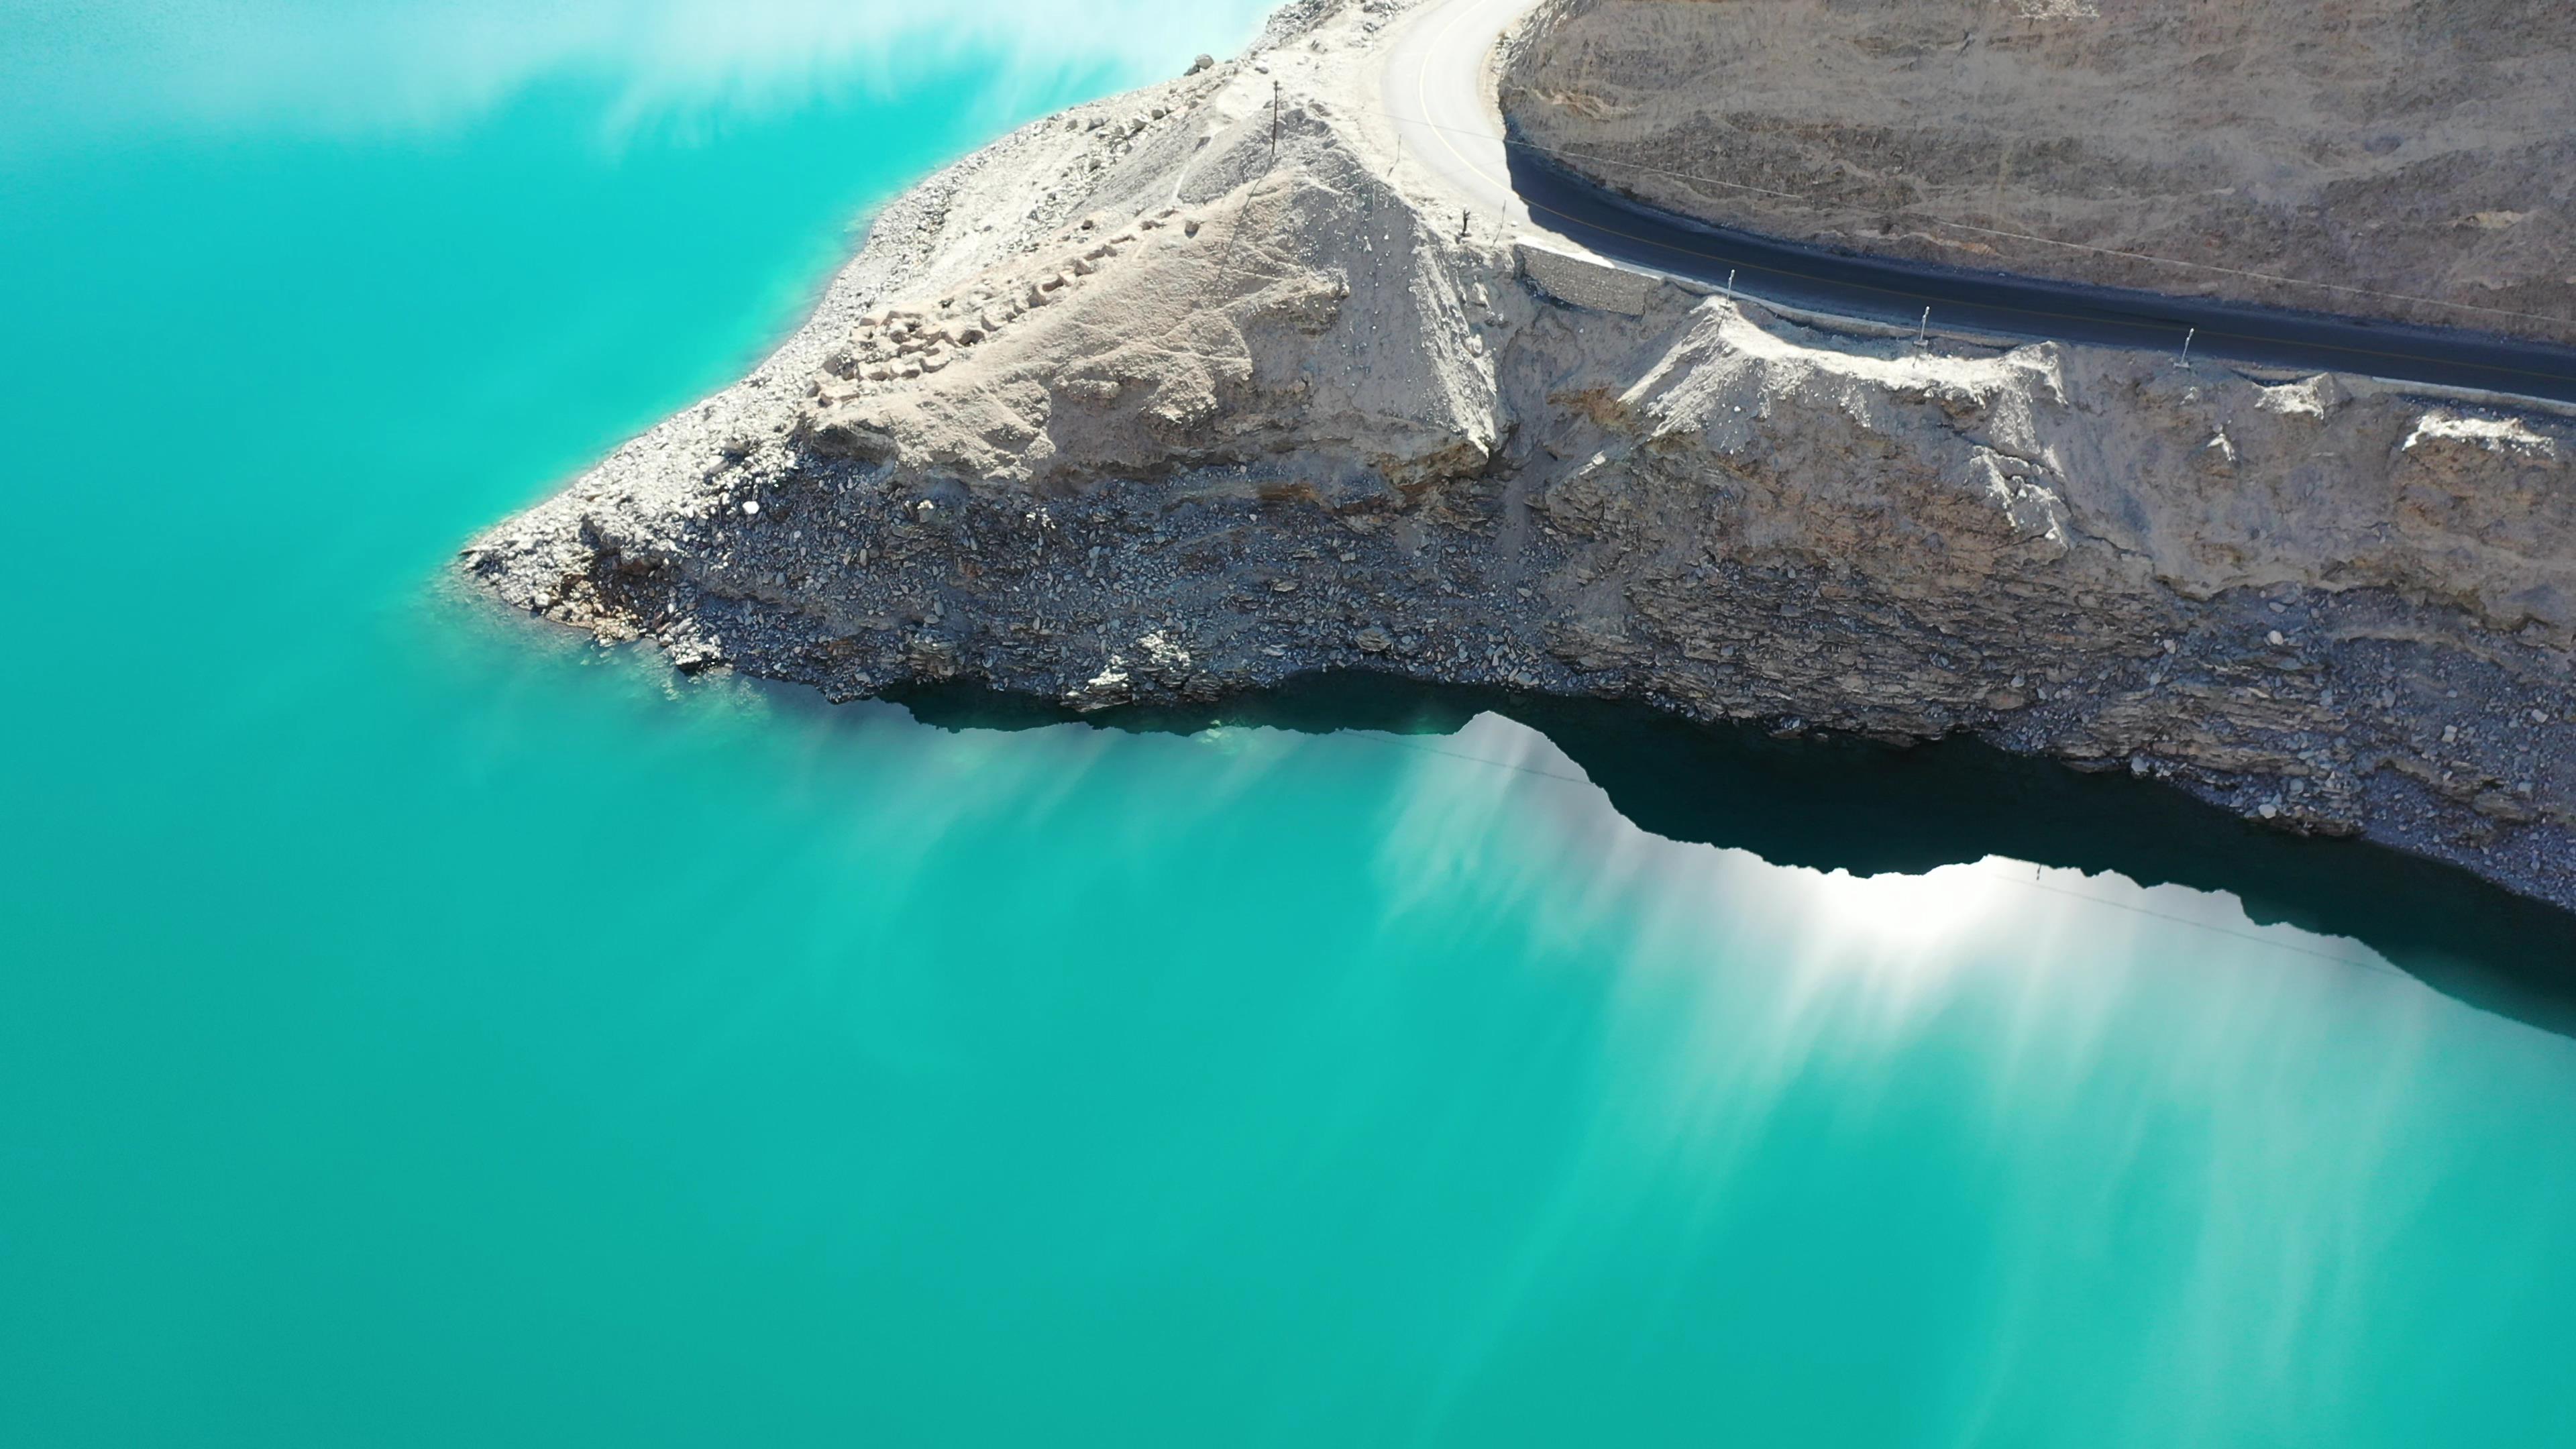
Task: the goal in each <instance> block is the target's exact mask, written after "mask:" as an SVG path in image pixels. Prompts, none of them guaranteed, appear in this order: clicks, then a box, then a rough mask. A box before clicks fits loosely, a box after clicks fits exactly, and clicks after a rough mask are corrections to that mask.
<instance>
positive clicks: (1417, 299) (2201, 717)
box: [462, 0, 2576, 908]
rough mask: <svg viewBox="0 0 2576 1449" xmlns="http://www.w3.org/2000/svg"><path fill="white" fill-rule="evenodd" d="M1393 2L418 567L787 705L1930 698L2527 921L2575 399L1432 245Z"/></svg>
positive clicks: (2567, 555)
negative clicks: (928, 700) (2451, 396)
mask: <svg viewBox="0 0 2576 1449" xmlns="http://www.w3.org/2000/svg"><path fill="white" fill-rule="evenodd" d="M1404 8H1405V7H1404V6H1403V5H1400V4H1392V3H1386V0H1368V3H1358V4H1342V3H1332V0H1310V3H1304V4H1300V5H1296V6H1292V7H1290V9H1288V10H1287V11H1284V12H1282V14H1281V15H1280V16H1279V17H1278V18H1277V19H1275V20H1274V22H1273V23H1272V25H1271V27H1270V29H1269V31H1268V32H1267V33H1266V34H1265V36H1264V37H1263V39H1262V41H1261V42H1260V43H1258V44H1257V45H1256V46H1255V47H1254V48H1253V50H1252V51H1251V52H1249V53H1248V54H1247V55H1246V56H1245V57H1243V58H1241V59H1239V60H1237V61H1234V62H1230V63H1224V64H1214V63H1211V64H1208V65H1206V66H1203V67H1200V68H1197V69H1194V70H1193V72H1192V73H1191V74H1190V75H1188V76H1185V77H1182V78H1180V79H1178V80H1175V81H1173V82H1170V83H1168V84H1165V85H1162V86H1158V87H1153V88H1149V89H1147V90H1145V91H1140V92H1137V93H1134V94H1131V95H1128V96H1124V97H1118V98H1115V99H1112V100H1109V101H1105V102H1101V103H1098V104H1095V105H1090V106H1085V107H1079V108H1076V109H1075V110H1073V111H1071V112H1068V113H1066V114H1065V115H1063V116H1059V117H1052V118H1049V119H1048V120H1046V121H1042V122H1039V123H1036V124H1034V125H1032V126H1029V127H1026V128H1023V129H1022V130H1021V131H1019V132H1017V133H1014V134H1013V135H1011V136H1009V137H1006V138H1004V139H1003V140H1001V141H999V142H997V143H995V144H994V145H993V146H991V147H989V148H987V149H986V150H984V151H982V152H979V153H977V154H976V155H975V156H972V157H970V158H967V159H966V160H964V161H962V162H960V163H958V164H957V165H956V166H953V167H951V168H949V169H948V170H947V171H944V172H942V173H941V174H940V175H938V176H936V177H933V178H931V179H930V180H929V181H927V182H925V183H923V184H922V185H921V186H920V187H918V188H916V189H915V190H914V191H913V192H911V193H910V194H908V195H907V196H905V197H904V198H902V199H901V200H899V201H898V202H896V203H895V204H893V205H892V206H890V207H888V208H887V209H886V211H885V212H884V213H883V214H882V215H880V217H879V218H878V219H877V222H876V224H875V226H874V228H873V229H872V231H871V233H870V236H869V240H868V243H867V246H866V248H865V250H864V251H863V252H862V253H861V254H860V256H859V257H858V258H857V259H856V260H855V261H854V262H853V263H852V264H851V265H850V267H849V268H848V269H847V270H845V271H844V273H843V274H842V275H841V276H840V277H839V278H838V279H837V280H836V281H835V282H834V283H833V285H832V287H831V289H830V291H829V292H828V294H827V295H826V297H825V298H824V300H823V302H822V303H821V305H820V306H819V307H818V309H817V311H816V313H815V315H814V316H813V318H812V319H811V320H809V321H808V322H807V323H806V325H805V326H804V327H802V328H800V329H799V330H798V332H797V333H796V334H795V335H794V336H793V337H791V338H790V339H789V340H788V341H787V342H786V343H785V344H784V345H783V346H782V347H781V348H780V349H779V351H778V352H777V353H776V354H775V355H773V356H772V357H771V358H769V359H768V360H767V361H766V362H764V363H763V364H761V366H760V367H759V368H757V369H755V370H754V371H753V373H752V374H750V375H749V376H748V377H746V378H745V379H744V380H743V381H742V382H740V383H738V384H736V385H735V386H733V387H731V388H729V389H727V390H725V391H724V392H723V393H720V394H718V395H717V396H715V397H713V398H710V399H708V400H706V401H705V402H703V403H701V404H699V405H697V406H695V407H692V408H690V409H688V410H686V411H684V412H682V413H680V414H678V415H676V416H674V417H673V418H671V419H669V420H667V421H665V422H664V423H662V424H660V425H659V426H657V427H656V428H654V429H653V430H651V431H650V432H648V433H646V434H645V435H643V436H642V437H640V438H638V439H636V440H634V441H633V442H630V443H629V444H627V445H626V446H624V447H623V448H621V449H619V450H618V451H617V452H616V453H615V454H614V455H612V456H611V457H609V458H608V459H606V460H605V461H603V462H602V463H601V464H600V465H599V466H598V467H597V468H595V469H594V470H592V471H591V472H590V473H588V474H587V475H585V476H584V477H582V478H581V479H579V480H577V481H576V482H575V483H574V484H573V485H572V486H571V487H570V488H569V489H568V490H567V491H565V492H564V493H562V494H560V495H558V496H557V497H555V498H553V499H550V500H548V501H547V502H545V503H543V504H540V505H538V506H537V507H535V508H533V509H531V510H529V511H528V512H526V513H524V514H522V515H520V516H518V517H516V518H514V519H511V520H508V521H506V522H504V523H502V524H501V525H499V526H498V527H496V528H495V529H493V530H492V531H491V532H489V533H487V534H486V535H484V536H483V537H481V538H478V539H476V540H475V541H474V542H473V543H471V544H470V545H468V546H467V547H466V549H465V550H464V551H463V554H462V567H463V568H464V570H465V571H466V573H467V574H468V575H469V576H470V577H471V578H473V579H474V580H476V581H478V582H479V583H480V584H482V585H483V586H485V587H487V588H488V589H490V590H491V591H492V592H493V593H495V594H497V595H498V596H499V597H500V598H502V599H503V600H505V601H507V602H508V603H510V604H512V605H514V606H517V607H520V608H524V609H528V610H530V611H533V612H535V613H538V614H540V615H543V616H545V617H548V618H550V619H554V620H557V621H559V622H561V623H563V624H566V625H568V626H572V627H576V628H581V629H586V630H589V631H591V632H593V633H595V634H596V635H598V636H599V637H601V638H602V639H605V640H629V639H636V638H648V639H651V640H653V641H654V642H655V643H657V644H658V645H659V646H660V647H662V648H663V649H665V650H667V651H668V653H669V656H670V658H671V660H672V662H673V664H674V665H675V666H676V667H677V668H679V669H681V670H683V671H691V672H694V671H701V670H707V669H713V668H729V669H735V670H739V671H742V672H745V673H748V674H753V675H757V676H762V677H767V678H775V679H782V680H792V681H797V682H801V683H806V684H811V685H814V686H816V687H818V688H820V689H821V690H823V691H824V692H825V693H826V694H827V695H828V696H830V697H832V698H835V699H855V698H861V697H867V696H871V695H877V694H883V693H886V692H889V691H900V690H903V689H905V688H910V687H918V686H921V685H924V684H933V683H941V682H952V683H953V682H971V683H974V684H979V685H982V686H986V687H989V688H992V689H996V690H1001V691H1007V692H1011V693H1016V694H1021V695H1026V696H1030V697H1034V698H1039V699H1044V700H1049V701H1055V702H1059V703H1061V704H1064V705H1066V706H1069V707H1071V708H1074V709H1076V710H1085V711H1090V710H1099V709H1103V708H1109V707H1113V706H1121V705H1130V704H1135V703H1140V702H1142V703H1151V702H1154V701H1174V702H1188V703H1192V704H1212V703H1215V702H1218V701H1222V700H1224V699H1226V698H1228V697H1231V696H1234V695H1238V694H1241V693H1244V692H1247V691H1256V690H1264V689H1271V688H1275V687H1277V686H1278V685H1280V684H1281V683H1283V682H1285V681H1289V680H1292V679H1296V678H1300V677H1304V676H1310V675H1313V674H1316V673H1318V672H1323V671H1334V670H1369V671H1376V672H1380V673H1384V674H1387V675H1391V676H1395V677H1399V678H1404V679H1412V680H1420V681H1431V682H1440V683H1450V684H1462V685H1471V686H1492V687H1497V688H1502V689H1508V690H1513V691H1519V692H1523V693H1527V694H1542V695H1563V696H1576V697H1593V698H1606V699H1621V700H1633V701H1639V702H1643V703H1646V704H1650V705H1652V706H1654V707H1656V708H1660V709H1663V710H1667V711H1670V712H1672V713H1674V714H1676V715H1679V716H1682V717H1685V718H1691V719H1699V720H1737V721H1754V722H1758V723H1760V724H1761V725H1762V726H1763V727H1765V728H1767V729H1769V730H1772V731H1774V732H1777V733H1780V734H1784V735H1785V734H1799V733H1807V732H1842V733H1850V734H1856V735H1865V736H1869V737H1871V738H1875V739H1882V740H1888V741H1910V740H1927V739H1934V738H1939V737H1941V736H1944V735H1949V734H1954V733H1971V734H1975V735H1978V736H1982V737H1984V738H1986V739H1988V740H1991V741H1993V742H1995V743H1997V744H1999V745H2002V746H2004V747H2005V748H2008V749H2011V750H2015V751H2020V752H2024V753H2029V754H2034V755H2041V756H2047V757H2052V758H2056V759H2059V760H2063V761H2066V762H2068V763H2070V764H2073V765H2076V766H2077V767H2079V768H2086V769H2116V770H2122V771H2127V772H2130V773H2133V774H2137V775H2143V776H2149V777H2152V778H2155V779H2159V780H2163V781H2167V782H2169V783H2170V784H2172V785H2173V786H2175V787H2176V788H2179V789H2182V790H2184V791H2187V792H2189V793H2191V794H2193V795H2195V796H2198V797H2200V798H2201V799H2204V800H2208V801H2212V802H2214V803H2217V804H2220V805H2222V806H2224V807H2226V808H2228V809H2230V810H2233V811H2235V812H2237V813H2238V814H2241V815H2243V816H2246V817H2248V818H2251V819H2256V820H2260V821H2264V822H2267V823H2269V824H2270V825H2272V826H2274V827H2277V828H2279V829H2282V830H2288V831H2298V832H2306V833H2314V834H2327V835H2349V836H2361V837H2365V838H2368V839H2370V840H2373V841H2377V842H2379V843H2382V844H2386V845H2392V846H2395V847H2398V848H2400V849H2404V850H2408V851H2412V852H2415V853H2418V854H2421V855H2425V856H2429V857H2432V858H2434V859H2437V860H2443V861H2448V862H2452V863H2456V864H2459V865H2462V866H2465V867H2467V868H2468V869H2470V870H2472V871H2474V872H2476V873H2477V874H2479V875H2481V876H2483V877H2485V878H2486V879H2488V880H2491V881H2495V882H2497V883H2500V884H2502V885H2504V886H2506V887H2508V888H2510V889H2513V890H2516V891H2519V892H2522V893H2525V894H2528V895H2531V896H2534V897H2537V898H2539V899H2542V900H2546V901H2550V902H2553V903H2555V904H2557V905H2560V906H2564V907H2570V908H2576V865H2572V864H2571V863H2576V728H2571V725H2576V693H2571V688H2570V652H2569V651H2570V644H2571V627H2576V496H2571V489H2570V486H2569V485H2570V483H2571V482H2576V478H2571V468H2576V465H2571V461H2570V460H2571V458H2576V426H2571V425H2570V424H2569V423H2568V422H2567V421H2566V420H2565V419H2562V418H2558V417H2555V416H2551V415H2547V414H2539V413H2524V412H2518V411H2514V410H2511V409H2508V408H2505V407H2501V406H2496V405H2486V406H2468V405H2463V404H2461V403H2459V402H2457V401H2443V400H2433V399H2428V398H2425V397H2422V396H2418V395H2410V394H2408V393H2406V392H2405V391H2403V390H2400V389H2397V388H2394V387H2392V386H2389V385H2385V384H2380V383H2377V382H2373V381H2370V380H2368V379H2358V378H2337V377H2318V378H2304V379H2279V378H2257V377H2250V376H2245V375H2241V374H2239V373H2236V372H2233V371H2230V370H2227V369H2224V368H2209V367H2203V368H2197V369H2191V370H2185V369H2180V368H2177V367H2175V366H2174V365H2173V364H2172V362H2171V361H2170V360H2169V359H2161V358H2149V357H2143V356H2137V355H2132V354H2124V353H2117V352H2108V351H2098V350H2087V349H2079V348H2069V347H2060V346H2055V345H2040V346H2029V347H2018V348H2012V349H2008V350H2006V349H1976V348H1965V347H1959V346H1956V345H1951V346H1945V347H1940V348H1933V349H1924V348H1918V347H1915V346H1914V345H1912V344H1911V343H1910V342H1909V341H1907V340H1903V339H1894V338H1878V337H1872V336H1869V335H1866V333H1865V331H1860V330H1854V331H1839V330H1838V331H1823V330H1818V329H1816V328H1813V327H1810V326H1805V325H1801V324H1800V323H1798V322H1795V321H1793V320H1791V319H1788V318H1785V317H1781V316H1777V315H1774V314H1771V313H1769V312H1767V311H1765V310H1764V309H1763V308H1761V307H1759V306H1756V305H1752V304H1747V303H1739V302H1736V301H1731V300H1729V299H1726V298H1723V297H1710V296H1706V295H1703V294H1701V293H1698V292H1696V291H1694V290H1692V289H1689V288H1686V287H1683V286H1680V285H1676V284H1673V283H1670V282H1665V281H1658V280H1655V279H1651V278H1643V277H1636V276H1632V275H1628V274H1622V273H1615V272H1611V271H1609V270H1608V269H1605V268H1600V267H1598V266H1597V265H1596V264H1592V263H1589V262H1587V261H1585V260H1584V259H1582V258H1579V257H1570V256H1565V255H1561V254H1559V253H1558V252H1557V251H1555V250H1554V249H1552V248H1550V247H1549V246H1547V245H1546V244H1545V242H1544V240H1543V239H1541V240H1539V241H1538V242H1536V243H1528V242H1522V241H1519V240H1517V239H1508V238H1505V237H1499V236H1495V235H1492V234H1490V233H1487V234H1474V233H1472V232H1470V233H1469V234H1464V235H1462V234H1461V232H1460V228H1459V227H1458V226H1457V224H1456V222H1455V221H1454V220H1447V219H1445V218H1450V217H1454V214H1455V208H1449V207H1444V206H1443V204H1442V201H1441V198H1439V197H1438V196H1436V195H1431V194H1427V192H1426V191H1425V190H1424V188H1422V187H1421V186H1420V184H1419V182H1418V178H1415V177H1413V176H1410V175H1409V174H1408V173H1407V171H1406V169H1405V167H1404V165H1403V162H1402V159H1401V158H1400V157H1398V156H1394V155H1391V154H1390V152H1391V149H1392V148H1391V146H1390V144H1389V142H1388V139H1387V137H1386V135H1385V134H1384V133H1383V132H1382V130H1380V129H1379V123H1378V122H1377V121H1376V120H1375V119H1374V114H1375V113H1374V110H1373V108H1372V105H1371V99H1372V98H1371V97H1370V95H1369V94H1367V92H1368V91H1369V90H1370V89H1371V87H1372V86H1373V84H1374V73H1375V67H1374V65H1373V64H1372V60H1371V58H1372V56H1373V55H1374V54H1376V52H1377V50H1378V48H1379V47H1380V46H1381V45H1382V43H1383V33H1384V28H1385V26H1386V25H1388V24H1389V23H1390V22H1394V21H1398V20H1400V18H1401V12H1402V11H1403V9H1404ZM1274 107H1275V111H1274ZM1274 135H1275V136H1276V137H1277V140H1276V142H1275V144H1274V141H1273V137H1274Z"/></svg>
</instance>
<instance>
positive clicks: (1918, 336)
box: [1914, 307, 1932, 347]
mask: <svg viewBox="0 0 2576 1449" xmlns="http://www.w3.org/2000/svg"><path fill="white" fill-rule="evenodd" d="M1931 334H1932V309H1931V308H1929V307H1926V308H1924V309H1923V320H1922V321H1921V322H1918V323H1916V324H1915V326H1914V345H1915V346H1917V347H1929V346H1931V345H1932V335H1931Z"/></svg>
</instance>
